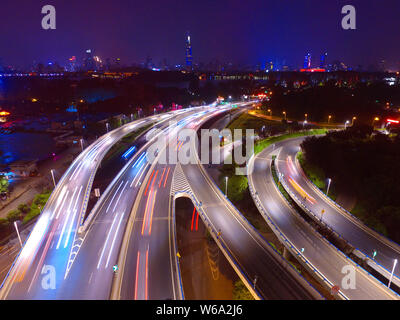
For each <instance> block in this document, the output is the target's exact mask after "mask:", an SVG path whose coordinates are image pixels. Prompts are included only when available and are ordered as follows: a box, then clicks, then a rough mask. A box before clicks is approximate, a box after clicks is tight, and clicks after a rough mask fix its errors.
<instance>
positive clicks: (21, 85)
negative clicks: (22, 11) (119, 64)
mask: <svg viewBox="0 0 400 320" xmlns="http://www.w3.org/2000/svg"><path fill="white" fill-rule="evenodd" d="M255 87H256V83H255V82H253V81H251V80H246V81H230V82H223V81H207V80H202V81H200V80H199V78H198V77H197V76H195V75H194V74H182V73H181V72H152V71H145V72H143V73H139V74H133V75H131V76H127V77H124V78H119V79H110V78H89V77H88V76H87V75H85V76H82V77H72V76H68V75H67V76H65V77H63V78H54V79H47V78H40V77H21V78H8V79H0V108H3V109H6V110H7V111H10V112H11V113H12V114H13V115H15V116H21V117H23V116H37V115H47V114H52V113H59V112H63V111H65V110H66V109H67V108H68V107H69V106H70V105H71V104H74V105H75V106H76V107H77V108H78V110H79V112H80V113H81V114H83V113H94V112H113V113H125V114H131V113H135V112H136V111H137V110H138V108H141V110H142V111H143V114H145V115H146V114H151V113H153V110H154V107H155V106H159V105H163V106H164V109H169V108H171V106H172V104H173V103H175V104H178V105H182V106H187V105H190V104H192V105H196V104H201V103H203V102H205V103H210V102H213V101H215V99H216V98H217V97H218V96H220V95H222V96H224V97H227V96H232V97H233V98H239V97H240V96H241V95H242V94H250V93H251V92H252V90H253V89H254V88H255Z"/></svg>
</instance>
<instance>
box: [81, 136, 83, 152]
mask: <svg viewBox="0 0 400 320" xmlns="http://www.w3.org/2000/svg"><path fill="white" fill-rule="evenodd" d="M81 149H82V152H83V139H81Z"/></svg>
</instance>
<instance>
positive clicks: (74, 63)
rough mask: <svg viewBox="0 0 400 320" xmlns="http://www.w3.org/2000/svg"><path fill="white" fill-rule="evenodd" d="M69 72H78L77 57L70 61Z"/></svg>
mask: <svg viewBox="0 0 400 320" xmlns="http://www.w3.org/2000/svg"><path fill="white" fill-rule="evenodd" d="M67 69H68V71H70V72H75V71H76V57H75V56H72V57H71V58H69V59H68V67H67Z"/></svg>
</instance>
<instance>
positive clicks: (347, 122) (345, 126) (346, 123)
mask: <svg viewBox="0 0 400 320" xmlns="http://www.w3.org/2000/svg"><path fill="white" fill-rule="evenodd" d="M349 123H350V121H349V120H347V121H346V122H345V124H344V128H345V129H347V125H348V124H349Z"/></svg>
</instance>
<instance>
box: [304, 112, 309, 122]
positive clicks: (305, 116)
mask: <svg viewBox="0 0 400 320" xmlns="http://www.w3.org/2000/svg"><path fill="white" fill-rule="evenodd" d="M307 120H308V114H307V113H306V114H305V115H304V122H305V123H307Z"/></svg>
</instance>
